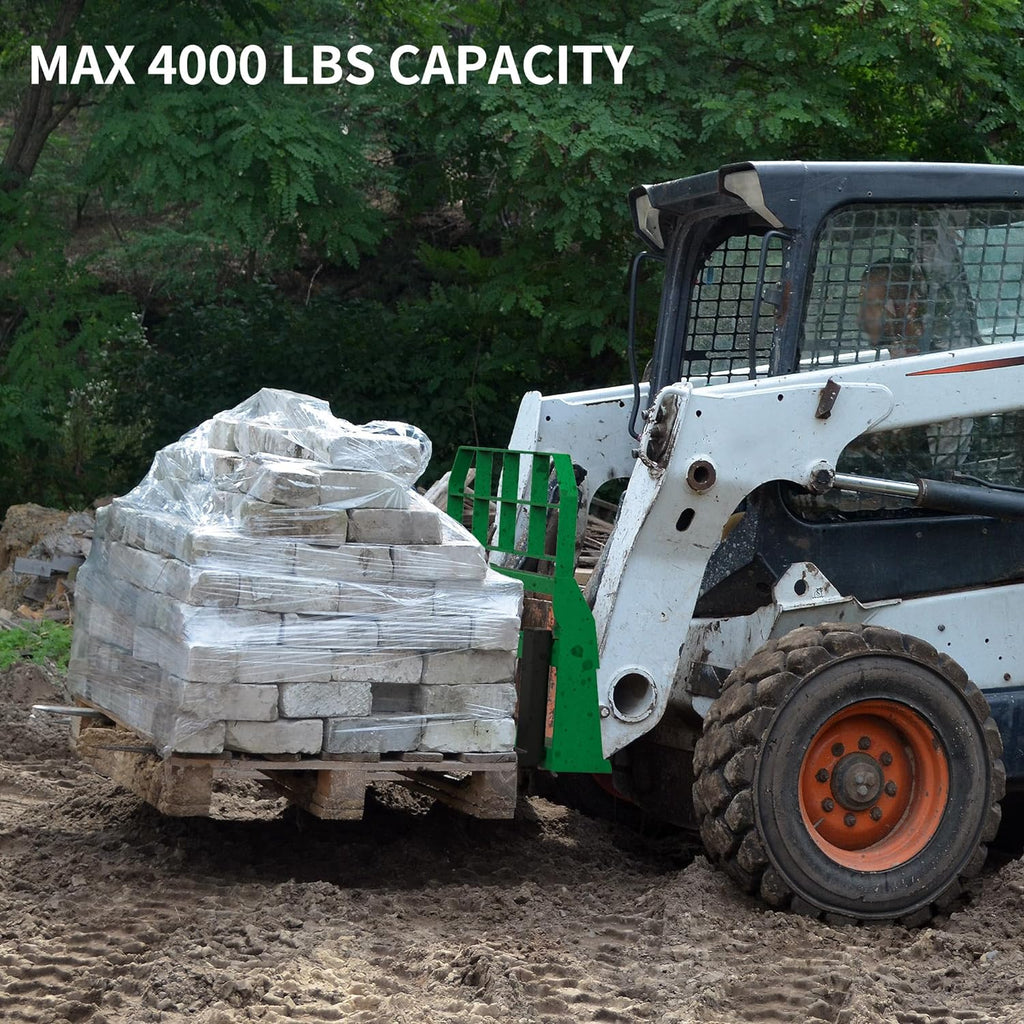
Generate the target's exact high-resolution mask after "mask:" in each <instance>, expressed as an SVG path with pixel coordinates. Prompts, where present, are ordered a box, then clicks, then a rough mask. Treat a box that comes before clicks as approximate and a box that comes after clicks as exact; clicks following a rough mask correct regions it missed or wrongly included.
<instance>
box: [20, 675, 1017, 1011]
mask: <svg viewBox="0 0 1024 1024" xmlns="http://www.w3.org/2000/svg"><path fill="white" fill-rule="evenodd" d="M64 731H65V728H64V727H63V726H62V725H60V723H53V722H39V721H32V720H30V719H29V718H28V715H27V711H26V709H25V707H24V706H21V707H17V706H14V705H13V704H12V702H11V701H10V700H8V701H7V702H6V703H5V702H4V695H3V693H2V678H0V1020H2V1021H4V1022H5V1024H6V1022H7V1021H10V1022H12V1024H22V1022H31V1024H79V1022H85V1024H150V1022H152V1024H184V1022H186V1021H187V1022H189V1024H192V1022H196V1024H236V1022H248V1021H253V1022H262V1024H283V1022H285V1021H289V1022H294V1021H295V1020H308V1021H314V1022H319V1021H345V1022H346V1024H348V1022H352V1024H375V1022H378V1021H379V1022H392V1021H394V1022H399V1024H403V1022H407V1024H421V1022H423V1021H424V1020H430V1021H431V1022H432V1024H433V1022H437V1024H463V1022H467V1021H469V1022H473V1021H478V1020H480V1021H487V1020H492V1021H493V1020H497V1021H509V1022H512V1024H562V1022H580V1024H592V1022H599V1021H600V1022H623V1024H641V1022H648V1021H655V1020H656V1021H658V1024H767V1022H770V1021H776V1020H785V1021H801V1022H802V1021H808V1022H813V1024H819V1022H828V1024H949V1022H961V1021H962V1022H972V1024H1020V1022H1021V1021H1022V1020H1024V1012H1022V1006H1024V981H1022V979H1024V921H1022V915H1021V914H1020V909H1019V908H1020V903H1021V899H1022V897H1024V866H1022V865H1021V863H1020V862H1018V861H1012V862H1010V863H1008V864H1006V865H1005V866H1004V867H1003V868H1002V869H1000V870H999V871H998V872H995V873H991V874H989V875H987V876H985V877H984V878H982V879H981V880H980V881H979V882H977V883H976V885H975V898H974V900H973V902H972V903H971V904H969V905H968V906H967V907H966V908H965V909H964V910H962V911H959V912H958V913H957V914H954V915H953V916H952V917H950V918H949V919H948V920H945V921H940V922H937V926H936V927H932V928H927V929H923V930H921V931H916V932H914V931H908V930H906V929H903V928H879V927H866V928H855V927H843V926H831V925H828V924H826V923H824V922H820V921H809V920H805V919H801V918H798V917H794V916H792V915H785V914H778V913H773V912H768V911H764V910H762V909H761V908H760V907H759V906H758V905H757V904H756V903H754V902H753V901H752V900H750V899H748V898H747V897H745V896H743V895H741V894H738V893H737V892H736V891H735V890H734V889H733V888H732V886H731V883H730V882H729V881H728V879H726V878H724V877H723V876H721V875H720V874H718V873H715V872H713V871H712V870H711V869H710V867H709V866H708V864H707V862H706V861H705V860H704V858H703V857H698V858H697V859H696V860H694V861H693V862H692V863H687V857H686V853H685V850H683V851H680V850H679V849H675V850H673V849H671V848H670V847H666V846H665V845H664V844H660V845H659V844H657V843H654V842H650V841H648V840H646V839H644V838H642V837H638V836H637V834H636V833H632V832H627V831H623V830H622V829H618V828H614V827H611V826H609V825H606V824H604V823H601V822H596V821H592V820H590V819H587V818H584V817H582V816H580V815H578V814H576V813H575V812H573V811H569V810H567V809H565V808H561V807H558V806H556V805H554V804H551V803H548V802H546V801H543V800H539V799H536V800H533V801H531V802H530V804H529V807H530V808H532V820H526V819H524V820H518V821H515V822H506V823H503V822H478V821H472V820H468V819H463V818H460V817H459V816H458V815H455V814H454V813H449V812H447V811H445V810H443V809H434V810H431V811H429V812H428V813H423V807H422V805H419V804H416V803H415V802H412V803H406V804H404V805H402V802H401V800H400V799H398V798H397V797H395V795H394V794H384V795H383V797H382V798H381V799H380V800H377V801H371V803H370V805H369V806H368V812H367V818H366V820H365V821H363V822H360V823H323V822H318V821H315V820H310V819H304V818H301V817H299V818H296V817H294V816H293V815H291V814H285V815H282V814H281V804H280V802H279V801H274V800H269V799H267V798H266V796H265V794H263V792H262V791H261V790H260V789H259V788H258V787H255V786H249V787H243V788H242V789H241V790H240V791H238V792H234V793H227V792H225V793H222V794H220V798H219V799H220V803H221V805H222V806H223V807H227V806H229V805H233V806H234V807H235V809H236V810H237V809H241V810H243V811H244V812H245V813H246V814H247V815H248V816H249V819H250V820H243V821H230V822H229V821H215V820H202V821H196V822H187V821H177V820H173V819H165V818H161V817H160V816H158V815H156V814H155V813H154V812H152V811H150V810H149V809H148V808H146V807H145V806H144V805H141V804H140V803H139V802H138V801H136V800H135V799H134V798H133V797H131V796H129V795H127V794H124V793H121V792H119V791H118V790H117V788H116V787H114V786H113V785H112V784H110V783H109V782H107V781H106V780H104V779H102V778H100V777H99V776H97V775H95V774H94V773H92V772H91V771H90V770H89V769H87V768H85V767H83V766H81V765H79V764H77V763H76V762H74V761H73V760H71V759H70V757H69V756H68V755H66V754H65V753H64V752H63V743H64ZM8 741H9V742H8ZM400 805H401V806H400ZM414 812H415V813H414Z"/></svg>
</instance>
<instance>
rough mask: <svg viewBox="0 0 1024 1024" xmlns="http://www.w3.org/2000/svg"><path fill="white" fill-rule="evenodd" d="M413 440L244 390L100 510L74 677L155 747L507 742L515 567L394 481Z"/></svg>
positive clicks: (311, 750) (319, 749) (405, 469)
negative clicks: (500, 562)
mask: <svg viewBox="0 0 1024 1024" xmlns="http://www.w3.org/2000/svg"><path fill="white" fill-rule="evenodd" d="M428 459H429V442H428V441H426V438H425V437H424V436H423V435H422V434H421V433H420V432H419V431H416V430H415V428H407V427H404V426H403V425H400V424H385V425H370V426H368V427H353V426H352V425H351V424H347V423H345V422H344V421H340V420H335V419H334V418H333V417H331V416H330V414H329V410H327V407H326V405H325V404H324V403H320V402H317V401H316V400H314V399H309V398H306V397H305V396H299V395H293V394H291V393H288V392H270V391H264V392H260V393H259V394H258V395H256V396H253V398H252V399H249V400H248V402H245V403H243V404H242V405H241V406H239V407H238V408H236V409H234V410H231V411H230V412H229V413H223V414H220V415H219V416H216V417H214V419H213V420H212V421H208V422H207V423H206V424H203V426H202V427H200V428H197V429H196V430H195V431H193V432H192V433H191V434H189V435H186V437H185V438H183V439H182V440H181V441H180V442H178V443H177V444H176V445H171V446H170V447H169V448H167V449H164V450H163V451H161V452H159V453H158V455H157V457H156V459H155V460H154V464H153V467H152V469H151V471H150V473H149V474H148V475H147V477H146V479H145V480H144V481H143V482H142V483H141V484H140V485H139V487H137V488H136V489H135V490H134V491H133V492H131V494H129V495H127V496H126V497H125V498H119V499H117V500H115V501H114V502H113V503H112V504H111V505H110V506H109V507H107V508H106V509H104V510H101V512H100V515H99V517H98V524H97V534H96V539H95V541H94V545H93V549H92V553H91V555H90V557H89V559H88V561H87V562H86V564H85V566H83V568H82V569H81V570H80V573H79V578H78V583H77V588H76V590H77V602H78V605H77V607H78V612H77V621H76V629H75V641H74V647H73V650H72V660H71V667H70V672H69V683H70V685H71V688H72V690H73V692H74V693H75V694H77V695H78V696H80V697H81V698H83V699H84V700H86V701H88V702H89V703H90V704H93V705H95V706H97V707H99V708H102V709H104V710H106V711H108V712H109V713H110V714H111V715H112V716H113V717H114V718H115V719H117V720H119V721H121V722H123V723H124V724H125V725H128V726H130V727H131V728H133V729H135V730H137V731H138V732H140V733H142V734H143V735H144V736H146V737H149V738H150V739H151V740H152V741H153V743H154V745H155V746H156V747H157V748H158V749H159V750H160V751H161V752H162V753H164V754H169V753H171V752H174V751H177V752H182V753H209V754H217V753H221V752H222V751H225V750H233V751H238V752H244V753H251V754H306V755H317V754H327V755H345V754H387V753H392V752H408V751H417V750H423V751H427V750H429V751H442V752H444V753H451V754H454V753H461V752H467V753H468V752H488V751H495V752H497V751H502V752H504V751H508V750H511V749H512V747H513V743H514V739H515V727H514V722H513V712H514V710H515V700H516V696H515V688H514V686H513V684H512V679H513V670H514V660H515V651H516V646H517V643H518V631H519V612H520V607H521V588H520V585H519V584H518V583H517V582H515V581H513V580H510V579H508V578H507V577H504V576H501V575H499V574H497V573H495V572H494V571H493V570H491V569H490V568H489V567H488V565H487V563H486V559H485V556H484V551H483V549H482V547H481V546H480V545H479V544H478V543H477V542H476V541H475V540H474V539H473V538H472V537H471V536H470V535H469V534H468V533H467V532H466V531H464V530H463V529H462V527H461V526H459V525H458V524H457V523H455V522H453V521H452V520H450V519H448V517H446V516H444V515H443V514H442V513H441V512H440V511H439V510H437V509H436V508H434V507H433V506H432V505H430V504H429V503H428V502H426V501H425V500H424V499H423V498H421V497H420V496H419V495H418V494H416V492H415V491H413V490H412V489H411V487H410V484H411V483H412V481H413V480H414V479H415V477H416V476H417V475H418V474H419V472H421V471H422V469H423V467H424V466H425V464H426V461H427V460H428Z"/></svg>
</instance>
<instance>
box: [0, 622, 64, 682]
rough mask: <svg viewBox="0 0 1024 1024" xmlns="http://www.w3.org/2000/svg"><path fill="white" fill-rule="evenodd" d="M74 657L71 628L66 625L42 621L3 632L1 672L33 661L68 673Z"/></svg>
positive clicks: (0, 643) (1, 634) (0, 632)
mask: <svg viewBox="0 0 1024 1024" xmlns="http://www.w3.org/2000/svg"><path fill="white" fill-rule="evenodd" d="M70 653H71V627H70V626H68V625H65V624H64V623H62V622H50V621H48V620H47V619H42V620H41V621H39V622H37V623H28V624H26V625H25V626H17V627H15V628H14V629H6V630H3V631H0V671H2V670H3V669H7V668H10V667H11V666H12V665H14V664H16V663H17V662H19V661H31V662H34V663H35V664H36V665H45V664H47V663H48V662H53V663H54V664H56V665H57V667H58V668H59V669H60V670H61V671H62V672H67V670H68V655H69V654H70Z"/></svg>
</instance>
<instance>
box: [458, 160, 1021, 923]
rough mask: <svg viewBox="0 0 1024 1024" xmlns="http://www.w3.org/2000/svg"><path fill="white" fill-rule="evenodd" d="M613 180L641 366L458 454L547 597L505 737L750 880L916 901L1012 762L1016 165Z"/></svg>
mask: <svg viewBox="0 0 1024 1024" xmlns="http://www.w3.org/2000/svg"><path fill="white" fill-rule="evenodd" d="M630 204H631V208H632V215H633V220H634V224H635V228H636V232H637V234H638V235H639V236H640V238H641V239H642V240H643V242H644V243H645V245H646V246H647V252H646V253H643V254H641V256H640V257H639V258H638V261H639V260H642V259H647V258H651V259H655V260H657V261H658V262H660V263H661V264H662V265H663V268H664V269H663V274H664V284H663V288H662V298H661V306H660V312H659V317H658V324H657V331H656V336H655V339H654V343H653V356H652V358H651V361H650V364H649V373H648V374H647V376H648V377H649V379H648V380H645V381H639V380H638V379H637V376H638V375H637V373H636V371H635V369H634V380H633V383H632V384H631V385H625V386H623V387H618V388H609V389H606V390H599V391H592V392H585V393H576V394H567V395H559V396H554V397H542V396H541V395H539V394H538V393H531V394H528V395H526V396H525V398H524V399H523V400H522V403H521V407H520V411H519V415H518V419H517V422H516V425H515V428H514V431H513V436H512V439H511V442H510V445H509V449H508V450H507V451H500V450H492V449H464V450H462V451H461V452H460V454H459V456H458V459H457V462H456V466H455V468H454V470H453V474H452V486H451V489H450V498H449V502H450V504H449V511H450V512H451V513H452V514H453V515H455V516H457V517H458V516H464V517H465V518H466V521H467V522H468V523H469V524H470V525H471V527H472V528H473V529H474V532H475V533H476V534H477V536H478V538H479V539H481V540H482V541H483V542H484V543H485V544H486V546H487V547H488V550H489V551H490V552H491V555H490V557H491V560H492V562H493V563H494V564H495V565H497V566H499V567H501V568H502V569H503V571H505V572H507V573H508V574H510V575H512V576H516V577H518V578H520V579H522V580H523V582H524V584H525V587H526V590H527V591H528V592H530V593H532V594H534V595H547V596H548V598H549V599H550V604H548V603H546V601H545V600H544V599H543V597H541V598H534V599H530V600H528V602H527V613H526V617H525V618H524V627H525V628H524V631H523V641H522V648H521V659H520V677H521V678H520V695H519V736H518V743H517V746H518V749H519V756H520V764H521V765H526V766H534V767H536V768H539V769H546V770H549V771H554V772H558V773H563V772H585V773H594V774H596V775H602V774H603V776H604V777H605V779H606V781H608V780H610V784H611V785H613V786H614V789H615V790H616V791H617V792H618V793H620V794H622V795H624V796H625V797H626V798H628V799H629V800H631V801H633V802H634V803H635V804H637V805H639V806H640V807H641V808H644V809H646V810H648V811H650V812H652V813H654V814H657V815H660V816H662V817H663V818H666V819H668V820H671V821H674V822H678V823H681V824H684V825H690V826H695V827H698V828H699V830H700V834H701V836H702V838H703V842H704V845H705V848H706V850H707V853H708V856H709V857H710V858H711V860H712V861H714V862H715V863H716V864H718V865H720V866H721V867H722V868H723V869H724V870H725V871H727V872H728V873H729V874H730V875H731V876H733V877H734V878H735V879H736V880H737V881H738V882H739V883H740V884H741V885H742V886H743V887H744V889H746V890H747V891H749V892H753V893H759V894H760V896H761V897H762V898H763V899H764V900H765V901H767V903H768V904H770V905H771V906H774V907H792V908H794V909H797V910H801V911H804V912H808V913H813V914H820V915H826V916H830V917H832V918H836V919H840V920H851V919H853V920H873V921H878V920H900V921H903V922H906V923H918V922H921V921H924V920H927V919H929V918H930V917H931V915H933V914H934V913H935V912H936V911H937V910H940V909H942V908H945V907H948V906H949V905H950V904H951V903H952V902H953V901H955V900H956V898H957V897H958V895H959V894H960V892H961V887H962V885H963V883H964V881H965V880H966V879H968V878H970V877H971V876H972V875H974V874H976V873H977V872H978V871H979V870H980V868H981V865H982V863H983V861H984V859H985V855H986V843H988V842H989V841H990V840H991V839H992V838H993V837H994V835H995V832H996V829H997V826H998V824H999V820H1000V800H1001V798H1002V797H1003V795H1004V792H1005V789H1006V785H1007V783H1009V784H1011V785H1013V784H1019V783H1020V782H1021V781H1022V780H1024V688H1022V687H1024V642H1022V641H1021V639H1020V622H1021V620H1022V618H1024V523H1022V520H1024V168H1020V167H995V166H967V165H953V164H914V165H911V164H883V163H820V164H814V163H799V162H779V163H756V162H755V163H742V164H734V165H731V166H727V167H723V168H721V169H720V170H717V171H712V172H710V173H707V174H702V175H698V176H696V177H690V178H685V179H681V180H677V181H671V182H666V183H663V184H658V185H649V186H642V187H639V188H636V189H634V190H633V192H632V193H631V195H630ZM638 265H639V263H638V264H637V265H635V266H634V273H633V282H634V287H635V284H636V279H637V266H638ZM631 355H632V356H633V363H634V367H635V366H636V362H637V359H636V352H635V351H634V346H633V343H632V342H631ZM638 426H639V427H642V429H637V428H638ZM471 470H472V471H474V472H473V476H472V480H473V483H472V486H470V485H469V484H468V483H467V482H466V481H467V479H469V478H470V471H471ZM615 482H618V483H617V484H616V483H615ZM615 486H618V487H619V488H620V489H621V493H622V497H621V503H620V504H619V508H618V514H617V518H616V521H615V524H614V527H613V529H612V530H611V533H610V537H609V539H608V542H607V544H606V546H605V548H604V551H603V553H602V556H601V559H600V562H599V563H598V565H597V568H596V570H595V571H594V572H593V575H592V576H591V578H590V580H589V582H588V583H587V586H586V591H585V596H584V594H583V593H582V592H581V589H580V586H579V585H578V583H577V580H576V579H575V578H574V568H575V554H576V550H577V546H578V543H579V540H580V536H581V533H582V526H583V523H584V521H585V517H586V513H587V511H588V509H589V508H590V507H591V503H592V501H593V499H594V497H595V495H597V494H598V492H599V491H600V492H601V493H602V494H607V493H608V491H609V489H613V488H614V487H615ZM552 621H553V625H552Z"/></svg>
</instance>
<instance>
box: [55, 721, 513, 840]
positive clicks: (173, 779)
mask: <svg viewBox="0 0 1024 1024" xmlns="http://www.w3.org/2000/svg"><path fill="white" fill-rule="evenodd" d="M71 734H72V745H73V747H74V749H75V751H76V753H77V754H78V756H79V757H81V759H82V760H83V761H85V762H86V764H88V765H90V766H91V767H92V768H94V769H95V770H96V771H98V772H99V773H100V774H101V775H104V776H106V777H107V778H109V779H111V780H112V781H114V782H116V783H117V784H118V785H120V786H123V787H124V788H125V789H127V790H130V791H131V792H132V793H134V794H135V795H136V796H138V797H140V798H141V799H143V800H145V801H146V802H147V803H149V804H151V805H152V806H153V807H155V808H156V809H157V810H158V811H160V812H161V813H162V814H167V815H169V816H172V817H209V815H210V805H211V798H212V794H213V785H214V782H215V780H217V779H221V778H231V777H234V778H242V777H257V778H262V779H265V780H267V781H269V782H270V783H272V784H273V786H274V788H275V789H277V790H278V792H280V793H281V795H282V796H284V797H286V798H287V799H288V800H289V801H290V802H291V803H293V804H294V805H296V806H297V807H301V808H302V809H303V810H305V811H308V812H309V813H310V814H312V815H315V816H316V817H318V818H325V819H334V820H349V821H351V820H359V819H361V818H362V816H363V804H364V801H365V798H366V790H367V788H368V787H369V786H372V785H373V783H375V782H397V783H399V784H401V785H404V786H406V787H408V788H409V789H411V790H413V791H414V792H417V793H421V794H424V795H427V796H431V797H433V798H434V799H436V800H440V801H441V802H442V803H444V804H447V805H448V806H450V807H453V808H455V809H457V810H459V811H462V812H463V813H465V814H468V815H471V816H473V817H477V818H493V819H500V818H511V817H513V816H514V814H515V809H516V800H517V797H518V776H519V771H518V767H517V763H516V756H515V754H512V753H499V754H495V755H493V756H492V757H491V759H489V760H483V759H482V758H484V757H486V756H487V755H480V754H472V755H461V756H453V755H450V754H449V755H445V754H442V753H440V752H434V751H423V752H418V753H419V757H421V758H423V759H422V760H420V759H417V760H408V759H405V758H404V757H400V756H395V757H388V756H386V755H384V756H380V757H379V759H378V760H368V759H366V758H365V757H355V758H352V759H345V760H340V759H337V758H331V759H329V760H328V759H325V758H303V757H293V758H290V759H289V758H288V757H287V756H282V757H280V758H274V759H271V758H266V757H246V756H241V755H237V754H234V755H232V754H224V755H219V756H207V755H201V754H199V755H181V754H175V755H172V756H171V757H168V758H161V757H159V756H157V754H156V752H155V750H153V747H152V745H151V744H149V743H147V742H146V740H145V739H144V738H143V737H141V736H139V735H138V733H136V732H134V731H133V730H131V729H128V728H127V727H125V726H123V725H119V724H118V723H116V722H114V721H111V720H110V719H96V718H74V719H73V720H72V724H71Z"/></svg>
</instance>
